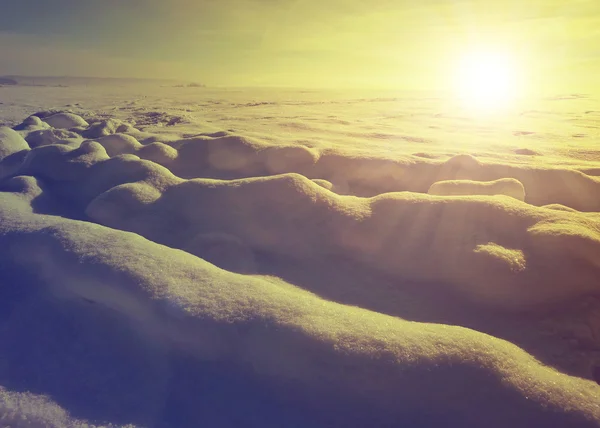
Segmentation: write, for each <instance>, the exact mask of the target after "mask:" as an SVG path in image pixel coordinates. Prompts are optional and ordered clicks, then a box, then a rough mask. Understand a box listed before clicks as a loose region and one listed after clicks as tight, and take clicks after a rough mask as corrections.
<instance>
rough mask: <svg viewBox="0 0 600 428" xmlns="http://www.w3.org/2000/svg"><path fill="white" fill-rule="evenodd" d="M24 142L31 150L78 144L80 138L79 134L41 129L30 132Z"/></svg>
mask: <svg viewBox="0 0 600 428" xmlns="http://www.w3.org/2000/svg"><path fill="white" fill-rule="evenodd" d="M26 140H27V142H28V143H29V145H30V146H31V147H32V148H33V147H40V146H47V145H50V144H78V143H79V142H81V140H82V138H81V137H80V136H79V134H77V133H75V132H71V131H67V130H64V129H43V130H36V131H32V132H30V133H29V134H28V135H27V137H26Z"/></svg>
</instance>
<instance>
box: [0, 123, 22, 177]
mask: <svg viewBox="0 0 600 428" xmlns="http://www.w3.org/2000/svg"><path fill="white" fill-rule="evenodd" d="M28 151H29V145H28V144H27V141H25V140H24V139H23V137H21V135H19V134H18V133H17V132H16V131H13V130H12V129H10V128H8V127H0V180H2V179H4V178H6V177H10V176H11V175H13V174H15V173H16V172H17V170H18V169H19V167H20V166H21V163H22V162H23V159H25V156H26V154H27V152H28Z"/></svg>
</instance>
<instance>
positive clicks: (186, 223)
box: [0, 112, 600, 427]
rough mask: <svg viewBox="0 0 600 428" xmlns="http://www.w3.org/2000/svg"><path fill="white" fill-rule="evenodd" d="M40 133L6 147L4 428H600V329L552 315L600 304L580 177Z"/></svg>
mask: <svg viewBox="0 0 600 428" xmlns="http://www.w3.org/2000/svg"><path fill="white" fill-rule="evenodd" d="M34 117H37V116H31V117H30V118H28V119H27V120H26V122H24V123H23V124H21V125H19V126H17V127H15V129H14V130H13V129H10V128H2V129H0V131H1V132H0V172H2V175H0V180H1V181H0V220H1V221H0V260H1V262H0V293H2V295H1V296H0V300H1V302H2V303H1V304H0V305H1V307H2V308H3V311H0V313H1V315H0V343H1V344H2V345H1V346H0V355H2V361H3V364H0V385H2V386H3V387H4V388H5V389H6V391H7V392H6V394H5V395H4V396H5V397H9V398H8V399H6V400H4V401H2V400H0V406H4V408H6V409H7V410H2V409H3V408H2V407H0V412H5V413H6V414H7V415H10V416H9V418H10V419H7V420H9V421H11V422H10V423H12V424H14V425H16V426H79V425H78V424H84V423H91V424H102V423H104V424H106V423H111V424H115V425H125V424H134V425H138V426H190V427H192V426H257V427H258V426H261V427H262V426H273V427H275V426H323V427H324V426H348V427H351V426H356V427H362V426H375V427H377V426H381V427H383V426H398V427H400V426H423V427H430V426H441V425H444V426H455V427H463V426H484V425H485V426H490V427H506V426H515V427H528V426H548V427H593V426H598V424H600V401H599V400H598V396H599V394H600V387H599V386H598V385H597V383H596V382H595V381H594V373H595V367H596V366H597V365H599V364H600V360H598V358H600V356H599V355H598V353H597V349H598V347H599V346H600V341H599V340H598V338H599V337H600V317H598V316H597V315H598V313H597V311H596V309H595V307H594V306H593V305H592V306H585V308H584V309H577V310H573V311H572V312H568V311H565V312H564V313H562V314H561V315H560V316H554V315H553V316H547V315H546V314H548V313H552V314H553V313H555V311H557V308H560V307H563V306H564V305H565V304H566V303H565V302H572V303H569V304H570V305H574V306H573V307H577V308H583V306H578V305H579V304H580V303H581V302H589V301H592V302H597V300H594V299H598V298H599V297H600V282H599V281H598V278H600V214H599V212H600V208H599V204H600V202H598V200H599V199H600V198H598V195H599V194H600V193H599V188H600V181H599V180H598V179H597V177H593V176H590V175H586V174H584V173H582V172H580V171H576V170H570V169H559V168H539V167H537V168H532V167H529V166H521V165H518V164H493V163H491V162H483V161H480V160H479V159H478V158H477V157H476V156H473V155H468V154H464V153H463V154H460V153H458V154H455V155H453V156H448V157H447V158H446V159H443V160H439V159H436V158H431V159H430V158H427V157H418V158H417V157H413V156H408V155H399V156H396V157H387V158H385V157H375V156H373V157H361V156H359V155H357V154H356V153H345V152H343V150H339V149H335V148H331V149H329V150H322V149H319V148H314V147H308V146H304V145H302V144H296V145H290V144H284V145H277V144H274V143H272V142H269V143H266V142H262V141H260V140H258V139H256V138H250V137H243V136H241V135H237V134H229V133H219V134H214V135H213V136H208V135H201V136H197V135H198V134H195V135H196V136H192V137H189V136H188V137H183V136H182V137H179V138H166V139H165V140H163V141H162V142H161V141H160V138H161V135H156V136H154V138H149V137H148V135H147V133H143V132H140V131H139V130H137V129H135V128H134V127H133V126H131V125H129V124H127V123H125V122H122V121H117V120H113V119H110V118H108V119H107V118H104V119H102V121H98V120H96V118H94V117H86V119H83V118H81V117H78V116H76V115H74V114H72V113H69V114H62V113H60V112H53V113H52V115H48V116H47V117H46V115H40V117H42V120H43V121H38V120H36V119H33V118H34ZM53 117H54V118H55V120H48V119H49V118H53ZM55 125H58V126H59V127H61V129H56V128H52V127H51V128H48V126H55ZM69 125H73V126H69ZM43 133H46V134H43ZM61 133H68V134H61ZM49 136H50V137H49ZM63 137H64V138H63ZM53 138H54V139H53ZM7 160H10V164H8V163H7V165H10V167H8V166H7V167H4V166H3V165H4V163H5V162H6V161H7ZM443 186H446V188H445V189H443V190H439V189H438V190H439V191H438V190H436V188H439V187H443ZM457 187H459V188H460V189H459V190H456V188H457ZM467 188H468V189H467ZM432 189H433V190H432ZM453 189H454V190H453ZM465 189H466V190H465ZM469 189H470V190H469ZM428 190H429V191H430V193H435V195H434V194H427V192H428ZM457 193H460V195H459V196H457ZM14 290H19V291H18V292H17V291H14ZM436 302H437V303H436ZM436 308H437V309H436ZM453 308H454V309H453ZM475 308H482V310H483V311H484V312H485V313H486V316H483V315H482V316H481V317H478V316H475V314H476V313H478V312H477V310H476V309H475ZM436 311H437V312H438V315H435V314H436ZM548 311H549V312H548ZM523 312H525V313H527V314H528V315H527V317H525V318H522V317H523ZM442 313H444V314H446V315H444V316H441V314H442ZM495 313H498V314H499V315H498V318H493V317H494V316H495V315H493V314H495ZM438 316H439V317H441V318H437V317H438ZM444 317H447V318H444ZM469 317H470V318H469ZM490 317H492V318H493V319H494V321H493V322H492V321H490V320H491V319H492V318H490ZM559 320H560V322H559ZM416 321H418V322H416ZM548 323H549V324H548ZM461 326H464V327H470V328H464V327H461ZM542 326H545V327H542ZM582 326H583V327H582ZM548 328H549V329H551V331H550V333H548V331H547V330H544V329H548ZM556 329H561V330H560V331H558V330H556ZM582 329H583V330H585V331H583V330H582ZM586 329H587V330H586ZM582 331H583V332H582ZM486 333H487V334H486ZM495 336H496V337H495ZM504 339H506V340H504ZM511 341H512V342H514V343H510V342H511ZM573 341H574V342H573ZM584 344H585V346H584ZM517 345H518V346H517ZM59 385H60V387H59ZM215 385H217V386H215ZM27 394H29V395H27ZM42 396H44V397H47V399H46V398H44V399H43V400H46V401H43V403H44V404H43V405H41V406H40V410H39V411H38V412H37V413H35V412H34V413H28V412H31V410H27V409H26V408H24V407H22V406H21V405H20V404H19V406H21V407H19V406H17V405H16V404H14V403H17V401H15V400H29V401H28V402H31V403H36V402H37V401H36V400H42V399H41V398H38V397H42ZM84 397H85V399H84ZM11 400H12V401H11ZM19 402H20V401H19ZM40 403H42V401H40ZM223 403H228V404H223ZM228 405H230V406H231V407H230V408H229V407H228ZM14 409H16V410H14ZM232 409H235V411H234V410H232ZM236 412H237V413H236ZM29 414H31V415H33V416H31V417H30V416H28V415H29ZM251 415H253V416H251ZM240 418H241V419H240ZM0 420H2V419H0Z"/></svg>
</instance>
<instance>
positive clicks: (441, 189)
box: [427, 178, 525, 201]
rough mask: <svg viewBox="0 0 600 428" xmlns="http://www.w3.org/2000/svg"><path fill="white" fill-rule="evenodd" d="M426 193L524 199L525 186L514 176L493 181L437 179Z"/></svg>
mask: <svg viewBox="0 0 600 428" xmlns="http://www.w3.org/2000/svg"><path fill="white" fill-rule="evenodd" d="M427 193H429V194H430V195H439V196H467V195H473V196H474V195H505V196H510V197H511V198H515V199H517V200H519V201H525V188H524V187H523V184H522V183H521V182H520V181H519V180H516V179H514V178H500V179H498V180H494V181H472V180H446V181H438V182H435V183H433V184H432V185H431V187H430V188H429V191H428V192H427Z"/></svg>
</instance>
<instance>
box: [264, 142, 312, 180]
mask: <svg viewBox="0 0 600 428" xmlns="http://www.w3.org/2000/svg"><path fill="white" fill-rule="evenodd" d="M261 155H262V156H264V163H265V165H266V167H267V170H268V171H269V173H270V174H274V175H276V174H283V173H286V172H297V173H300V174H306V173H307V172H308V171H310V168H311V167H312V166H313V165H314V164H315V163H316V162H317V159H318V153H317V152H316V151H314V150H311V149H309V148H307V147H303V146H296V147H268V148H266V149H265V150H264V151H262V152H261Z"/></svg>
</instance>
